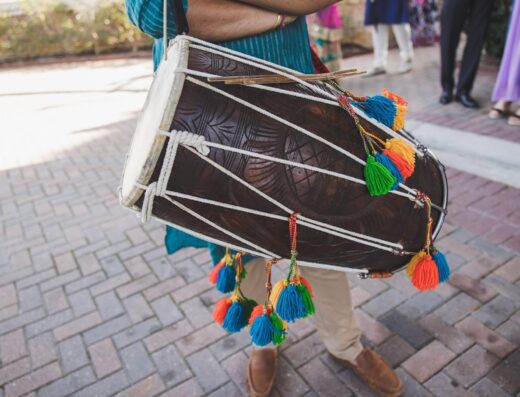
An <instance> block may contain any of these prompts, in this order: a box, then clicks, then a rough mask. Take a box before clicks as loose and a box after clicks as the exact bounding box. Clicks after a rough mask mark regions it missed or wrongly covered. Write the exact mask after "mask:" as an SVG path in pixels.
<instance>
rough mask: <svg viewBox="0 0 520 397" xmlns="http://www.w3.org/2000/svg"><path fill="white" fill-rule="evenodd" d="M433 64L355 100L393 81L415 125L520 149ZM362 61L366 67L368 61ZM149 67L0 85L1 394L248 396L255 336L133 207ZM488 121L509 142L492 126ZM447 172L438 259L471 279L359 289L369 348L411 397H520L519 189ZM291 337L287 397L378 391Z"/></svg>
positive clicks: (54, 73) (14, 73) (488, 79)
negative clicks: (444, 89)
mask: <svg viewBox="0 0 520 397" xmlns="http://www.w3.org/2000/svg"><path fill="white" fill-rule="evenodd" d="M393 55H395V54H393ZM419 55H420V56H419V57H418V62H417V67H416V70H415V71H414V72H413V74H410V75H406V76H389V77H388V79H387V80H384V79H383V78H378V79H375V80H361V79H359V80H352V82H351V84H352V87H353V88H354V89H357V90H359V91H361V92H364V93H370V92H375V87H376V86H379V85H381V84H382V82H383V81H384V82H385V85H388V86H389V88H392V89H396V88H394V86H395V87H397V88H399V89H396V90H397V91H399V92H402V93H403V94H404V95H406V94H408V99H410V100H411V101H412V104H414V105H413V106H414V107H413V108H412V110H413V114H412V116H413V117H415V118H416V119H417V120H423V119H422V118H427V120H423V121H428V122H430V123H438V124H441V125H446V124H449V121H450V120H451V122H453V123H454V124H456V125H455V126H454V125H451V126H452V127H455V128H457V129H463V130H466V131H470V132H473V133H479V134H487V135H491V136H493V137H498V138H501V139H507V140H509V141H518V136H520V131H518V129H517V130H514V129H512V128H510V127H507V126H506V125H505V123H503V122H502V121H500V122H493V123H492V124H491V122H488V121H487V119H485V111H484V110H482V111H480V112H477V113H473V112H467V111H465V110H463V109H462V108H461V107H460V106H457V105H452V106H450V107H449V108H442V109H441V108H440V106H438V105H437V104H436V97H437V94H438V91H437V88H436V83H435V82H436V76H434V75H435V73H434V70H435V68H436V64H437V62H436V61H435V60H434V59H435V55H436V51H434V50H431V49H430V50H420V52H419ZM348 63H349V64H350V63H353V64H356V65H361V66H363V65H364V64H367V63H369V57H361V58H357V59H351V60H348ZM150 68H151V65H150V62H148V61H143V60H139V59H133V60H132V59H127V60H122V61H107V62H92V63H80V64H71V65H56V66H52V67H34V68H25V69H16V70H3V71H0V87H2V92H1V93H0V109H2V110H1V112H2V113H1V120H2V133H1V137H2V138H1V139H2V144H1V145H0V151H1V152H0V199H1V202H0V203H1V204H0V205H1V207H0V220H1V224H0V225H1V226H0V239H1V241H2V243H1V244H2V246H1V247H2V248H1V250H0V360H1V361H0V396H1V397H4V396H5V397H13V396H22V395H31V396H34V395H38V396H52V397H54V396H64V395H77V396H109V395H115V394H117V393H121V395H126V396H147V397H151V396H155V395H161V396H192V395H193V396H198V395H211V396H233V395H237V396H242V395H244V393H245V392H244V390H245V385H244V368H245V363H246V360H247V355H248V354H249V352H250V347H249V339H248V337H247V335H246V333H245V332H243V333H241V334H238V335H226V333H225V332H224V331H222V330H221V328H220V327H218V326H216V325H214V324H213V323H212V320H211V314H210V313H211V309H212V305H213V303H214V302H215V300H216V299H218V298H219V294H218V293H216V292H215V291H214V289H213V288H212V287H211V286H210V285H209V284H208V282H207V281H206V280H207V278H206V274H207V272H208V271H209V270H210V264H209V258H208V255H207V254H206V253H205V252H203V251H200V250H190V249H187V250H184V251H182V252H180V253H178V254H176V255H174V256H170V257H167V256H166V255H165V253H164V249H163V243H162V228H161V226H160V225H158V224H156V223H149V224H147V225H144V226H143V225H141V224H140V223H139V221H138V219H136V218H135V217H134V216H133V215H132V214H130V213H128V212H126V211H124V210H122V209H121V208H120V206H119V204H118V202H117V198H116V194H115V189H116V186H117V185H118V180H119V176H120V173H121V169H122V163H123V155H124V153H125V151H126V149H127V147H128V144H129V140H130V135H131V132H132V130H133V127H134V125H135V117H136V111H137V109H138V108H139V106H140V104H141V103H142V101H143V98H144V94H145V90H146V87H147V85H148V84H149V71H150ZM433 77H435V78H433ZM492 78H493V71H492V70H491V69H489V70H486V71H485V73H482V74H481V75H480V77H479V80H478V84H477V89H476V93H477V95H478V96H480V97H481V98H482V99H484V98H485V97H486V96H488V95H489V91H490V87H491V86H492ZM349 84H350V83H349ZM403 91H405V92H403ZM445 109H447V110H445ZM447 119H450V120H448V121H447ZM473 120H477V121H479V120H480V121H479V122H473ZM484 121H485V123H489V125H490V126H491V125H492V126H493V128H489V130H484V129H482V128H481V123H484ZM448 173H449V180H450V188H451V198H450V214H449V217H448V222H447V224H446V226H445V227H444V229H443V232H442V239H441V240H440V242H439V246H441V247H442V248H443V249H444V251H445V252H446V253H448V257H449V260H450V263H451V265H452V268H454V269H455V274H454V275H453V277H452V278H451V281H450V282H449V283H447V284H445V285H443V286H442V287H440V288H438V289H437V290H435V291H432V292H425V293H418V292H417V291H416V290H414V289H413V288H412V287H410V285H409V283H408V281H407V280H406V279H405V277H404V276H403V275H398V276H396V277H394V278H392V279H390V280H387V281H375V280H371V281H358V280H356V279H354V278H353V279H352V283H353V296H354V300H355V303H356V307H357V309H356V310H357V313H358V317H359V320H360V322H361V324H362V327H363V329H364V331H365V335H364V341H365V343H366V344H367V345H369V346H373V347H374V348H375V349H376V350H377V351H379V352H380V353H381V354H382V355H383V356H384V357H385V358H386V359H387V360H388V361H389V362H390V363H391V364H392V365H394V366H395V368H397V371H398V373H399V374H400V375H401V377H402V379H403V380H404V382H405V384H406V395H408V396H414V397H415V396H431V395H434V396H442V397H444V396H472V395H476V396H493V397H502V396H514V395H516V394H517V393H518V392H519V391H520V380H519V378H518V371H519V369H520V351H519V350H518V346H519V344H520V314H519V309H520V259H519V256H518V253H519V251H520V236H519V234H518V233H519V232H518V230H519V226H520V194H519V190H517V189H514V188H512V187H508V186H506V185H504V184H502V183H498V182H495V181H491V180H488V179H484V178H482V177H478V176H473V175H471V174H468V173H465V172H461V171H458V170H456V169H454V168H450V169H449V170H448ZM290 335H291V336H290V338H289V340H288V341H287V343H286V344H285V345H284V347H283V349H282V353H281V359H280V368H279V373H278V382H277V386H276V390H275V392H274V393H273V395H274V396H277V395H280V396H300V395H305V396H316V395H320V396H321V395H323V396H351V395H352V396H371V395H372V394H371V393H370V392H369V391H368V390H367V389H366V387H364V386H363V385H362V384H361V383H360V382H359V381H358V380H357V379H356V378H355V377H354V376H353V374H352V373H351V372H350V371H348V370H345V369H343V368H341V367H338V366H337V365H335V364H334V363H333V362H332V361H331V360H330V357H329V356H328V355H327V353H326V352H325V349H324V346H323V344H322V343H321V342H320V340H319V337H318V335H317V334H316V332H315V329H314V327H313V324H312V322H311V321H302V322H300V323H298V324H297V325H296V326H294V327H292V328H291V333H290Z"/></svg>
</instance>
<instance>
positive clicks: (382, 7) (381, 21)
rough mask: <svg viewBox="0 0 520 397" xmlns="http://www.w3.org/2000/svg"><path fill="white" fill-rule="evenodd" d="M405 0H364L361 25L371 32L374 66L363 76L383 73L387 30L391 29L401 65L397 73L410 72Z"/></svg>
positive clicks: (411, 53)
mask: <svg viewBox="0 0 520 397" xmlns="http://www.w3.org/2000/svg"><path fill="white" fill-rule="evenodd" d="M409 11H410V10H409V5H408V0H367V1H366V3H365V26H370V27H371V31H372V44H373V47H374V67H373V68H372V69H370V70H369V71H368V72H367V73H366V74H365V75H364V77H371V76H376V75H378V74H384V73H386V65H387V59H388V31H389V27H390V26H392V30H393V32H394V36H395V40H396V41H397V45H398V46H399V56H400V58H401V63H400V66H399V73H407V72H409V71H410V70H412V59H413V44H412V33H411V28H410V12H409Z"/></svg>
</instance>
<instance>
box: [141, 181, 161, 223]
mask: <svg viewBox="0 0 520 397" xmlns="http://www.w3.org/2000/svg"><path fill="white" fill-rule="evenodd" d="M139 187H140V188H141V189H144V198H143V206H142V207H141V222H143V223H146V222H148V221H149V220H150V216H151V215H152V210H153V202H154V199H155V195H156V193H157V182H152V183H150V184H149V185H148V186H143V185H139Z"/></svg>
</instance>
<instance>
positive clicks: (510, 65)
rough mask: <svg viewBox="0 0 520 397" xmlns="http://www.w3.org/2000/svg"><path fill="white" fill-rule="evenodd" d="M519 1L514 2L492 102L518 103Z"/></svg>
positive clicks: (519, 80)
mask: <svg viewBox="0 0 520 397" xmlns="http://www.w3.org/2000/svg"><path fill="white" fill-rule="evenodd" d="M519 40H520V0H516V1H515V5H514V8H513V14H512V15H511V22H510V25H509V31H508V33H507V40H506V47H505V49H504V55H503V56H502V62H500V71H499V72H498V76H497V81H496V83H495V89H494V90H493V97H492V99H493V101H510V102H516V101H520V44H519Z"/></svg>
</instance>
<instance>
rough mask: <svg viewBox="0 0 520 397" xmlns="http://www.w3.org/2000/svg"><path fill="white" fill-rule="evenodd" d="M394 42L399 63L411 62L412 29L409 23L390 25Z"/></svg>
mask: <svg viewBox="0 0 520 397" xmlns="http://www.w3.org/2000/svg"><path fill="white" fill-rule="evenodd" d="M392 30H393V32H394V36H395V40H396V41H397V45H398V46H399V56H400V58H401V62H402V63H404V62H408V61H411V60H412V58H413V43H412V29H411V28H410V24H409V23H400V24H396V25H392Z"/></svg>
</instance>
